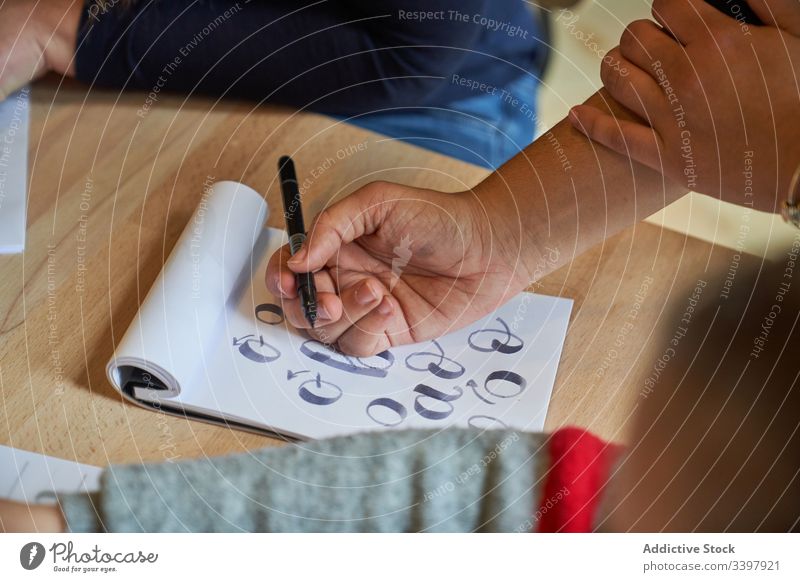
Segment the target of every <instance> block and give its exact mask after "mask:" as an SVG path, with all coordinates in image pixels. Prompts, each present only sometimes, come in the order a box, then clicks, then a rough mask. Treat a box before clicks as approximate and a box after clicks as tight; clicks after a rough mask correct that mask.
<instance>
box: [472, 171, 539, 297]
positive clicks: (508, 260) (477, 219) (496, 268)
mask: <svg viewBox="0 0 800 582" xmlns="http://www.w3.org/2000/svg"><path fill="white" fill-rule="evenodd" d="M465 194H466V198H468V199H469V200H470V207H471V212H472V215H473V223H474V224H475V230H476V231H477V232H478V235H477V237H478V240H480V245H481V253H482V255H483V256H484V257H486V259H485V261H486V262H487V264H489V265H490V270H491V271H492V272H494V273H503V274H504V275H505V276H506V277H507V279H508V281H509V287H508V294H509V295H516V294H517V293H520V292H521V291H523V290H524V289H526V288H527V287H529V286H530V285H531V283H532V282H533V273H534V269H532V267H531V266H532V265H534V264H535V263H536V261H537V259H538V253H537V250H536V245H535V244H533V243H532V241H530V240H528V237H527V236H525V234H524V233H525V228H526V226H525V222H526V221H524V220H522V218H521V214H522V213H523V212H524V209H522V208H520V207H519V205H518V204H515V203H514V200H513V196H510V195H508V194H506V195H505V196H503V195H502V194H501V193H499V192H498V191H497V188H496V184H492V183H491V182H490V180H484V182H482V183H480V184H478V185H477V186H476V187H475V188H473V189H472V191H471V192H470V191H468V192H466V193H465ZM517 202H519V201H517Z"/></svg>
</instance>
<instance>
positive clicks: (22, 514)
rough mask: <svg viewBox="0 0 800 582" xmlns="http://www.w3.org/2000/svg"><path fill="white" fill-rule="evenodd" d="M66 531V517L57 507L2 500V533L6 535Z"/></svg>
mask: <svg viewBox="0 0 800 582" xmlns="http://www.w3.org/2000/svg"><path fill="white" fill-rule="evenodd" d="M64 529H65V526H64V516H63V515H62V514H61V511H60V510H59V509H58V507H56V506H55V505H26V504H24V503H18V502H16V501H9V500H7V499H0V531H2V532H4V533H25V532H40V533H42V532H48V533H59V532H63V531H64Z"/></svg>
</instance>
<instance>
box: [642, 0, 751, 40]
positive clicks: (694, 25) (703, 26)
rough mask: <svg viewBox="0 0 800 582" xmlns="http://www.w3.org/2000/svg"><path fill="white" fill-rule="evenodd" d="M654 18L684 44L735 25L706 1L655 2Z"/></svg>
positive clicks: (731, 19)
mask: <svg viewBox="0 0 800 582" xmlns="http://www.w3.org/2000/svg"><path fill="white" fill-rule="evenodd" d="M653 18H654V19H655V20H656V22H658V23H659V24H660V25H661V26H663V27H664V28H665V29H666V30H667V31H669V34H671V35H672V36H674V37H675V38H676V39H677V40H678V41H680V42H681V43H682V44H689V43H690V42H695V41H697V40H699V39H701V38H708V35H709V31H711V30H722V29H724V28H727V27H730V26H731V25H732V24H735V21H734V19H733V18H731V17H730V16H728V15H727V14H725V13H724V12H722V11H721V10H719V9H717V8H715V7H714V6H712V5H711V4H709V3H708V2H707V1H706V0H654V2H653Z"/></svg>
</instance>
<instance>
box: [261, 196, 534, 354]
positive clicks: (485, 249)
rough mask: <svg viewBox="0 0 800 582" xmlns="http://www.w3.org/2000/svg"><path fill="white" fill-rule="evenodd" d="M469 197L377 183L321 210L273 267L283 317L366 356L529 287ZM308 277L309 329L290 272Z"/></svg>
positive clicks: (440, 330)
mask: <svg viewBox="0 0 800 582" xmlns="http://www.w3.org/2000/svg"><path fill="white" fill-rule="evenodd" d="M488 224H489V222H488V221H487V219H486V216H485V215H484V214H483V207H482V206H481V205H480V203H479V202H478V200H477V199H476V198H475V197H474V196H473V195H472V193H461V194H444V193H442V192H436V191H433V190H421V189H417V188H410V187H406V186H400V185H396V184H389V183H383V182H376V183H373V184H370V185H368V186H366V187H364V188H361V189H360V190H358V191H356V192H354V193H353V194H351V195H350V196H348V197H347V198H345V199H344V200H342V201H341V202H338V203H337V204H334V205H333V206H331V207H330V208H328V209H327V210H325V211H324V212H322V213H321V214H320V215H319V216H318V217H317V219H316V220H315V222H314V224H313V226H312V227H311V229H310V231H309V238H308V240H307V241H306V244H305V245H304V247H303V249H301V251H300V252H299V253H298V254H297V255H296V256H295V257H293V258H291V260H290V254H289V248H288V246H285V247H283V248H282V249H280V251H278V252H276V253H275V254H274V255H273V256H272V258H271V260H270V263H269V267H268V269H267V275H266V278H267V279H266V281H267V287H268V288H269V290H270V291H271V292H272V293H273V294H274V295H276V296H277V297H281V298H282V301H283V309H284V313H285V315H286V318H287V320H288V321H289V323H291V324H292V325H293V326H295V327H296V328H298V329H305V330H306V331H307V332H308V333H309V335H311V336H312V337H314V338H316V339H318V340H319V341H321V342H323V343H325V344H329V345H330V344H338V347H339V349H341V350H342V351H343V352H345V353H348V354H352V355H356V356H367V355H373V354H376V353H379V352H381V351H383V350H385V349H387V348H389V347H391V346H396V345H399V344H406V343H412V342H419V341H423V340H427V339H431V338H435V337H438V336H440V335H442V334H445V333H447V332H448V331H452V330H455V329H458V328H460V327H462V326H464V325H467V324H469V323H471V322H473V321H475V320H477V319H480V318H481V317H483V316H484V315H486V314H488V313H490V312H491V311H493V310H494V309H495V308H496V307H498V306H500V305H501V304H502V303H504V302H505V301H506V300H507V299H509V298H511V297H512V296H513V295H515V294H517V293H519V292H520V291H521V290H522V289H523V288H524V287H525V286H526V285H527V283H528V281H527V279H526V277H525V276H518V275H520V274H519V273H517V275H515V270H514V265H513V262H512V261H509V260H507V259H506V258H505V257H504V256H501V254H500V252H499V251H498V245H497V244H495V245H494V248H493V246H492V244H491V243H492V236H491V234H490V233H491V229H490V228H489V227H488ZM309 271H313V272H315V273H316V275H315V282H316V286H317V292H318V304H319V309H318V316H319V318H318V319H317V322H316V326H315V328H314V329H309V327H310V326H309V324H308V322H307V321H306V320H305V317H304V316H303V313H302V310H301V307H300V304H299V300H298V299H297V294H296V289H295V276H294V274H295V273H302V272H309Z"/></svg>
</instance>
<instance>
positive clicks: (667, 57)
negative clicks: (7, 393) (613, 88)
mask: <svg viewBox="0 0 800 582" xmlns="http://www.w3.org/2000/svg"><path fill="white" fill-rule="evenodd" d="M619 48H620V51H621V53H622V56H623V57H625V58H626V59H627V60H629V61H630V62H632V63H633V64H634V65H636V66H637V67H639V68H640V69H642V70H643V71H647V72H648V73H649V74H650V76H653V63H654V62H666V63H672V62H677V61H678V60H679V59H681V58H683V55H684V49H683V47H682V46H681V45H680V44H679V43H678V42H677V41H676V40H675V39H674V38H672V37H670V36H669V35H668V34H667V33H666V32H664V30H663V29H662V28H661V27H660V26H658V25H657V24H656V23H655V22H653V21H652V20H635V21H633V22H631V23H630V24H629V25H628V26H627V27H626V28H625V31H624V32H623V33H622V37H621V38H620V39H619Z"/></svg>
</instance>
